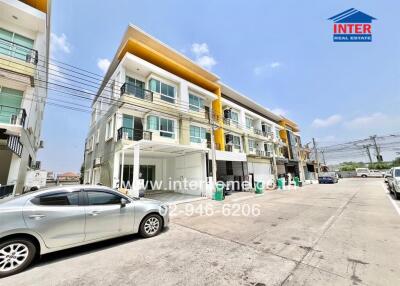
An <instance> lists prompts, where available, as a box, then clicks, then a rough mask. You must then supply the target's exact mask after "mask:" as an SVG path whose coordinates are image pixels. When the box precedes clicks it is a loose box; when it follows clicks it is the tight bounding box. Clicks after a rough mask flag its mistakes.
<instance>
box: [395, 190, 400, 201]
mask: <svg viewBox="0 0 400 286" xmlns="http://www.w3.org/2000/svg"><path fill="white" fill-rule="evenodd" d="M393 197H394V199H395V200H398V199H400V195H399V193H398V192H396V190H393Z"/></svg>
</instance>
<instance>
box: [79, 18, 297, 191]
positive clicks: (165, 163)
mask: <svg viewBox="0 0 400 286" xmlns="http://www.w3.org/2000/svg"><path fill="white" fill-rule="evenodd" d="M92 107H93V112H92V118H91V123H90V128H89V132H88V137H87V139H86V142H85V161H84V183H90V184H103V185H107V186H110V187H114V188H117V187H126V188H129V189H133V190H134V191H135V192H136V191H137V190H138V189H140V188H142V189H145V190H148V191H151V190H153V191H154V190H170V191H175V192H182V193H188V194H192V195H199V196H208V195H210V193H211V189H212V185H213V182H214V181H216V180H221V181H225V182H229V181H240V182H243V181H246V182H248V183H250V184H252V185H254V183H255V182H256V181H263V182H265V183H267V182H269V181H273V180H274V179H275V178H276V176H277V175H278V173H279V172H278V171H279V169H278V168H277V160H279V159H284V151H283V147H284V146H286V145H287V143H285V142H284V140H283V139H282V134H281V132H282V131H283V130H286V129H285V128H286V127H285V126H284V125H282V124H281V122H282V120H284V119H283V118H282V117H281V116H279V115H277V114H274V113H272V112H271V111H269V110H268V109H267V108H265V107H263V106H261V105H259V104H257V103H256V102H254V101H253V100H251V99H249V98H248V97H246V96H244V95H242V94H240V93H239V92H237V91H235V90H234V89H232V88H230V87H229V86H227V85H226V84H224V83H222V82H221V81H220V79H219V78H218V76H216V75H215V74H213V73H211V72H209V71H207V70H205V69H203V68H202V67H200V66H198V65H197V64H196V63H194V62H193V61H191V60H190V59H188V58H187V57H185V56H184V55H182V54H180V53H178V52H176V51H175V50H173V49H172V48H170V47H168V46H166V45H165V44H163V43H161V42H160V41H158V40H157V39H155V38H153V37H152V36H150V35H148V34H146V33H145V32H143V31H142V30H140V29H139V28H137V27H135V26H132V25H130V26H129V27H128V28H127V30H126V32H125V34H124V37H123V39H122V42H121V44H120V46H119V48H118V50H117V53H116V55H115V57H114V59H113V61H112V63H111V65H110V67H109V69H108V71H107V73H106V75H105V77H104V80H103V83H102V84H101V87H100V90H99V92H98V94H97V97H96V98H95V99H94V101H93V105H92ZM296 132H297V133H296V134H297V136H299V134H298V130H296ZM239 189H241V186H233V187H232V190H239Z"/></svg>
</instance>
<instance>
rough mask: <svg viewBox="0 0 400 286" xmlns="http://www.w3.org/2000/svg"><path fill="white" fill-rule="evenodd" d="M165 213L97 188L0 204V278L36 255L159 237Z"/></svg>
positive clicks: (58, 190) (57, 191) (66, 190)
mask: <svg viewBox="0 0 400 286" xmlns="http://www.w3.org/2000/svg"><path fill="white" fill-rule="evenodd" d="M168 223H169V214H168V207H167V206H165V205H163V204H162V203H161V202H158V201H155V200H149V199H139V198H131V197H128V196H125V195H123V194H122V193H120V192H117V191H114V190H112V189H110V188H106V187H101V186H83V185H78V186H65V187H57V188H51V189H47V190H43V191H37V192H34V193H28V194H25V195H23V196H20V197H16V198H14V199H12V200H9V201H6V202H3V203H0V278H1V277H5V276H8V275H12V274H15V273H18V272H20V271H22V270H24V269H25V268H26V267H28V266H29V265H30V264H31V263H32V261H33V259H34V258H35V257H36V256H38V255H42V254H46V253H49V252H54V251H58V250H62V249H66V248H71V247H75V246H79V245H83V244H89V243H93V242H96V241H100V240H105V239H109V238H114V237H118V236H123V235H128V234H133V233H140V234H141V235H142V236H143V237H152V236H155V235H157V234H159V233H160V232H161V230H162V228H163V227H165V226H167V225H168Z"/></svg>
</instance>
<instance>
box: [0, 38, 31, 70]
mask: <svg viewBox="0 0 400 286" xmlns="http://www.w3.org/2000/svg"><path fill="white" fill-rule="evenodd" d="M0 54H3V55H6V56H10V57H13V58H16V59H20V60H23V61H25V62H27V63H31V64H34V65H37V63H38V51H36V50H34V49H30V48H27V47H25V46H22V45H20V44H17V43H14V42H11V41H8V40H4V39H0Z"/></svg>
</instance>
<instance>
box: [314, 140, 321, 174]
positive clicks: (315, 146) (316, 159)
mask: <svg viewBox="0 0 400 286" xmlns="http://www.w3.org/2000/svg"><path fill="white" fill-rule="evenodd" d="M312 142H313V149H314V154H315V161H316V162H317V168H318V169H317V171H318V173H319V171H320V170H319V169H320V167H319V160H318V150H317V144H316V143H315V139H314V138H313V139H312Z"/></svg>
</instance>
